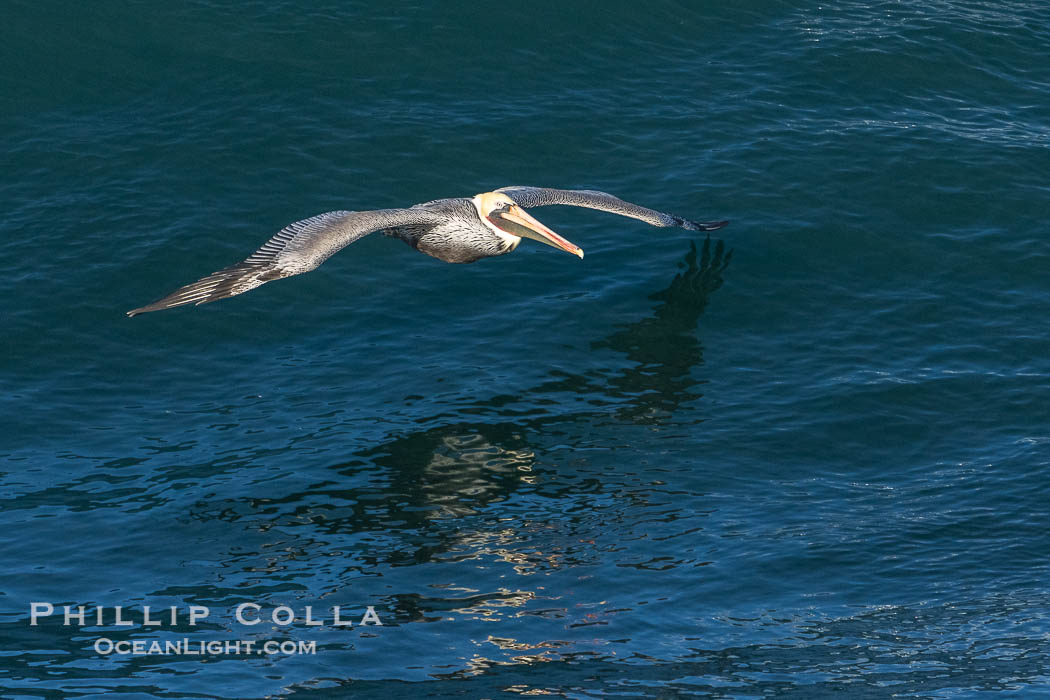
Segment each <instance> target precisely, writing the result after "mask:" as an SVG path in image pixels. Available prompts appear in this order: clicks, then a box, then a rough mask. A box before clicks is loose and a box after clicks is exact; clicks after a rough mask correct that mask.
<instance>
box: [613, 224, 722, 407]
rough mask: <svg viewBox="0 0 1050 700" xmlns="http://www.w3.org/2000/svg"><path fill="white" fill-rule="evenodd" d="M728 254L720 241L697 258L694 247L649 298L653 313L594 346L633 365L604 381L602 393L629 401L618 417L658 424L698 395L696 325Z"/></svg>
mask: <svg viewBox="0 0 1050 700" xmlns="http://www.w3.org/2000/svg"><path fill="white" fill-rule="evenodd" d="M732 256H733V252H732V251H728V252H727V251H726V250H725V243H723V242H722V241H721V240H720V241H718V242H717V243H716V244H715V245H714V250H712V246H711V238H710V236H709V237H708V238H707V239H706V240H705V241H704V245H703V248H702V249H701V251H700V254H699V259H698V257H697V250H696V244H695V243H694V242H692V241H690V242H689V252H688V253H686V255H685V257H684V258H683V260H682V261H681V262H680V263H679V267H680V268H681V271H680V272H679V273H678V274H677V275H675V278H674V279H673V280H671V284H670V285H669V286H668V287H667V288H666V289H664V290H662V291H659V292H656V293H655V294H652V295H650V296H649V298H650V299H652V300H654V301H658V302H660V303H659V305H658V306H657V307H656V308H655V309H654V311H653V315H652V316H650V317H648V318H644V319H642V320H641V321H637V322H635V323H631V324H627V325H624V326H623V327H621V328H620V329H619V330H617V331H616V332H615V333H613V334H612V335H610V336H609V337H607V338H605V339H603V340H600V341H598V342H596V343H594V344H593V347H594V348H596V349H597V348H611V349H613V350H617V351H619V352H622V353H624V354H626V355H627V358H628V359H629V360H631V361H632V362H635V363H636V364H637V366H635V367H633V368H630V369H628V370H626V371H624V372H622V373H620V374H619V375H614V376H612V377H610V378H609V380H608V387H607V393H609V394H612V395H613V396H617V397H630V399H629V401H628V402H627V404H626V405H625V406H624V407H623V409H622V410H621V411H620V413H619V415H620V417H621V418H626V417H629V418H631V419H634V420H637V421H656V420H661V419H663V418H665V417H667V416H669V415H671V414H673V413H674V411H675V409H676V408H677V407H678V406H680V405H681V404H682V403H684V402H686V401H692V400H694V399H698V398H700V397H701V396H702V394H701V393H699V392H698V391H696V390H695V386H696V385H697V384H699V383H701V382H698V381H695V380H693V378H692V377H691V373H692V369H693V368H694V367H696V366H698V365H700V364H701V363H702V362H703V349H702V347H701V345H700V341H699V340H698V339H697V337H696V333H695V331H696V325H697V323H698V322H699V320H700V316H701V314H703V313H704V309H706V308H707V301H708V298H709V297H710V295H711V294H712V293H714V292H715V290H717V289H718V288H719V287H721V286H722V282H723V279H722V273H723V272H724V271H725V269H726V267H727V266H728V265H729V261H730V259H731V258H732Z"/></svg>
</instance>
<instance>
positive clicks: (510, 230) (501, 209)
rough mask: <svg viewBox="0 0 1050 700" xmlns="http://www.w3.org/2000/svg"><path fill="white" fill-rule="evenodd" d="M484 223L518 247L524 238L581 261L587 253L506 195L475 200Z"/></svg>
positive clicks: (495, 193)
mask: <svg viewBox="0 0 1050 700" xmlns="http://www.w3.org/2000/svg"><path fill="white" fill-rule="evenodd" d="M472 201H473V202H474V206H475V208H477V210H478V215H479V216H480V217H481V221H482V223H483V224H485V225H486V226H487V227H489V228H490V229H492V230H493V231H495V232H496V234H498V235H499V236H500V237H503V238H506V237H508V236H509V237H510V238H511V240H512V242H513V244H514V245H515V246H517V244H518V243H520V242H521V239H522V238H531V239H532V240H534V241H539V242H540V243H546V244H547V245H549V246H553V247H555V248H560V249H561V250H564V251H566V252H568V253H572V254H573V255H576V256H578V257H580V258H582V257H583V251H582V250H580V248H579V247H577V246H576V245H574V244H572V243H570V242H569V241H567V240H565V239H564V238H562V237H561V236H559V235H558V234H556V233H555V232H554V231H551V230H550V229H549V228H547V227H546V226H544V225H543V224H541V223H540V222H539V221H536V219H534V218H532V217H531V216H529V215H528V214H527V213H526V212H525V210H524V209H522V208H521V207H519V206H518V205H517V204H516V203H515V202H514V200H513V199H511V198H510V197H508V196H507V195H505V194H504V193H502V192H483V193H482V194H479V195H475V196H474V198H473V200H472Z"/></svg>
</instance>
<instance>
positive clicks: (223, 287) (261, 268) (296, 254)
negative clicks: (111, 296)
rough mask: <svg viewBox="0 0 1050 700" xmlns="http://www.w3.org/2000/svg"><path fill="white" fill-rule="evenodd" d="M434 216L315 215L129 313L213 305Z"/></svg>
mask: <svg viewBox="0 0 1050 700" xmlns="http://www.w3.org/2000/svg"><path fill="white" fill-rule="evenodd" d="M433 216H434V215H433V214H432V213H431V212H429V211H428V210H426V209H423V208H413V209H380V210H378V211H330V212H328V213H327V214H318V215H317V216H311V217H310V218H309V219H303V220H302V221H296V222H295V223H294V224H289V225H288V226H285V227H284V228H283V229H281V230H280V231H279V232H278V233H277V235H275V236H274V237H273V238H271V239H270V240H268V241H266V243H264V244H263V246H262V247H261V248H259V250H257V251H255V252H254V253H252V254H251V256H249V257H248V259H247V260H245V261H243V262H239V263H237V264H236V265H231V266H230V267H227V268H224V269H222V270H219V271H218V272H213V273H212V274H210V275H208V276H207V277H205V278H203V279H200V280H197V281H196V282H194V283H193V284H187V285H186V286H185V287H180V288H179V289H176V290H175V291H174V292H172V293H171V294H169V295H168V296H166V297H164V298H163V299H160V300H158V301H155V302H153V303H152V304H149V305H147V306H143V307H141V308H138V309H132V310H131V311H129V312H128V316H135V315H136V314H141V313H145V312H147V311H159V310H160V309H170V308H171V307H173V306H182V305H184V304H207V303H208V302H210V301H217V300H219V299H225V298H226V297H232V296H234V295H235V294H242V293H244V292H247V291H248V290H250V289H255V288H256V287H258V286H259V285H262V284H266V283H267V282H272V281H273V280H277V279H281V278H282V277H291V276H292V275H299V274H302V273H304V272H309V271H310V270H313V269H314V268H316V267H317V266H318V265H320V264H321V263H323V262H324V261H325V260H327V259H328V258H330V257H331V256H332V255H333V254H335V253H336V252H337V251H339V250H340V249H342V248H344V247H346V246H348V245H350V244H351V243H353V242H354V241H356V240H357V239H359V238H361V237H363V236H366V235H367V234H369V233H372V232H373V231H378V230H380V229H385V228H395V227H397V226H405V225H408V224H416V225H419V224H428V223H433Z"/></svg>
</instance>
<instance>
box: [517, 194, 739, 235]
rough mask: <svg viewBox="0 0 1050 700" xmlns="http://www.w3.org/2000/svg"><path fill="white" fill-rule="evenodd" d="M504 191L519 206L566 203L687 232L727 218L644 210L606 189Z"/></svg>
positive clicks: (710, 228)
mask: <svg viewBox="0 0 1050 700" xmlns="http://www.w3.org/2000/svg"><path fill="white" fill-rule="evenodd" d="M496 191H497V192H503V193H504V194H506V195H507V196H508V197H510V198H511V199H513V200H514V201H515V202H517V203H518V206H521V207H524V208H526V209H529V208H530V207H546V206H549V205H551V204H567V205H568V206H571V207H586V208H588V209H598V210H599V211H607V212H610V213H612V214H619V215H620V216H629V217H631V218H632V219H638V220H640V221H644V222H645V223H647V224H650V225H651V226H677V227H679V228H684V229H688V230H690V231H714V230H715V229H720V228H722V227H723V226H725V225H726V224H728V223H729V222H728V221H692V220H690V219H683V218H682V217H680V216H674V215H673V214H665V213H664V212H661V211H655V210H653V209H646V208H645V207H640V206H638V205H637V204H631V203H630V202H625V201H623V200H622V199H620V198H619V197H614V196H613V195H611V194H608V193H606V192H596V191H595V190H552V189H548V188H546V187H522V186H519V185H515V186H513V187H501V188H500V189H498V190H496Z"/></svg>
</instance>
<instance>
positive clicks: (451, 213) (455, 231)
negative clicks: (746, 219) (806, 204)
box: [127, 187, 729, 316]
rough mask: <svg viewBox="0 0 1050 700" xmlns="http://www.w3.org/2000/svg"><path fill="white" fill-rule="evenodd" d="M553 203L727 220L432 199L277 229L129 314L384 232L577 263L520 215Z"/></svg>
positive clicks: (587, 202) (501, 194)
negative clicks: (538, 246)
mask: <svg viewBox="0 0 1050 700" xmlns="http://www.w3.org/2000/svg"><path fill="white" fill-rule="evenodd" d="M551 204H566V205H569V206H577V207H586V208H589V209H598V210H600V211H607V212H611V213H613V214H619V215H621V216H628V217H631V218H634V219H639V220H641V221H644V222H646V223H648V224H651V225H653V226H677V227H679V228H684V229H688V230H690V231H713V230H715V229H719V228H722V227H723V226H725V225H726V224H727V223H729V222H728V221H714V222H699V221H691V220H689V219H683V218H681V217H678V216H673V215H671V214H664V213H662V212H658V211H654V210H652V209H646V208H645V207H640V206H638V205H637V204H631V203H630V202H625V201H623V200H622V199H618V198H617V197H614V196H613V195H611V194H606V193H605V192H595V191H592V190H555V189H547V188H542V187H503V188H500V189H498V190H495V191H493V192H484V193H482V194H478V195H475V196H473V197H457V198H453V199H437V200H434V201H432V202H426V203H423V204H417V205H415V206H413V207H410V208H407V209H379V210H376V211H331V212H328V213H326V214H318V215H317V216H312V217H310V218H309V219H303V220H302V221H296V222H295V223H293V224H289V225H288V226H286V227H285V228H283V229H281V230H280V231H279V232H278V233H277V234H276V235H274V236H273V237H272V238H271V239H270V240H268V241H267V242H266V243H264V244H263V245H262V247H261V248H259V249H258V250H257V251H255V252H254V253H253V254H252V255H250V256H249V257H248V258H247V259H246V260H244V261H243V262H240V263H237V264H236V265H231V266H230V267H227V268H224V269H222V270H219V271H218V272H214V273H212V274H210V275H208V276H207V277H204V278H202V279H200V280H198V281H196V282H194V283H192V284H188V285H186V286H185V287H180V288H179V289H177V290H175V291H174V292H172V293H171V294H169V295H168V296H166V297H164V298H163V299H160V300H158V301H155V302H153V303H152V304H148V305H146V306H143V307H140V308H138V309H132V310H131V311H128V312H127V313H128V316H135V315H137V314H140V313H145V312H147V311H159V310H160V309H169V308H172V307H174V306H183V305H185V304H196V305H200V304H206V303H208V302H211V301H217V300H219V299H225V298H226V297H231V296H234V295H237V294H242V293H244V292H247V291H249V290H251V289H255V288H256V287H258V286H260V285H262V284H265V283H267V282H271V281H273V280H276V279H281V278H282V277H291V276H292V275H299V274H302V273H304V272H309V271H310V270H313V269H316V268H317V266H319V265H320V264H321V263H323V262H324V261H325V260H327V259H328V258H330V257H331V256H332V255H334V254H335V253H337V252H338V251H339V250H341V249H343V248H345V247H346V246H348V245H350V244H351V243H353V242H354V241H356V240H358V239H359V238H362V237H363V236H366V235H368V234H369V233H374V232H376V231H382V232H383V233H384V234H386V235H388V236H392V237H394V238H400V239H401V240H403V241H405V242H406V243H407V244H409V245H410V246H412V247H413V248H415V249H416V250H418V251H420V252H421V253H426V254H427V255H430V256H431V257H435V258H437V259H438V260H442V261H444V262H448V263H470V262H475V261H476V260H480V259H482V258H490V257H494V256H497V255H506V254H507V253H509V252H511V251H512V250H514V249H515V248H517V247H518V244H519V243H521V239H522V238H531V239H533V240H536V241H539V242H540V243H545V244H547V245H549V246H552V247H554V248H558V249H559V250H563V251H565V252H567V253H572V254H573V255H576V256H578V257H580V258H582V257H583V251H582V250H581V249H580V248H579V247H577V246H576V245H575V244H574V243H570V242H569V241H567V240H566V239H564V238H562V237H561V236H559V235H558V234H557V233H555V232H554V231H552V230H550V229H549V228H547V227H546V226H544V225H543V224H541V223H540V222H539V221H537V220H536V219H534V218H533V217H532V216H530V215H529V214H528V213H527V212H526V211H525V209H528V208H532V207H543V206H548V205H551Z"/></svg>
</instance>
